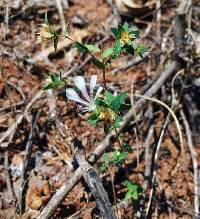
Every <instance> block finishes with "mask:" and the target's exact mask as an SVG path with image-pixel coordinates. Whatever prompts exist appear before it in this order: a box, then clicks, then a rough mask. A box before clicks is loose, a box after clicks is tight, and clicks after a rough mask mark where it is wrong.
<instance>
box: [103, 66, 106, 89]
mask: <svg viewBox="0 0 200 219" xmlns="http://www.w3.org/2000/svg"><path fill="white" fill-rule="evenodd" d="M103 83H104V89H105V90H106V89H107V88H106V69H105V68H104V69H103Z"/></svg>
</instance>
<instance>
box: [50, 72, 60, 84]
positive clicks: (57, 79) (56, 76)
mask: <svg viewBox="0 0 200 219" xmlns="http://www.w3.org/2000/svg"><path fill="white" fill-rule="evenodd" d="M51 80H52V82H53V83H59V82H60V77H59V76H58V75H57V74H52V75H51Z"/></svg>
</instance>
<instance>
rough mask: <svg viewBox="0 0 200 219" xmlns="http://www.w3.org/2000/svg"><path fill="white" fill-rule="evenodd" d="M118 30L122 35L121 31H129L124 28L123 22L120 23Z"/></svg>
mask: <svg viewBox="0 0 200 219" xmlns="http://www.w3.org/2000/svg"><path fill="white" fill-rule="evenodd" d="M118 32H119V34H120V36H121V33H123V32H127V31H126V30H125V29H124V27H123V26H122V25H121V24H119V26H118Z"/></svg>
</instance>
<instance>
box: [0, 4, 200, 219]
mask: <svg viewBox="0 0 200 219" xmlns="http://www.w3.org/2000/svg"><path fill="white" fill-rule="evenodd" d="M3 2H4V1H3ZM6 2H7V3H6ZM13 2H14V3H12V1H5V2H4V3H3V7H2V8H1V5H0V9H1V10H0V31H1V35H0V52H1V56H0V218H6V219H8V218H36V217H38V216H39V215H40V213H41V212H42V211H44V209H45V207H47V203H48V202H49V200H51V199H52V197H54V195H55V194H56V191H59V189H60V188H62V185H63V184H65V183H66V182H68V181H67V180H69V178H70V177H71V176H72V174H73V173H71V172H72V170H71V167H70V165H69V163H70V162H71V160H73V159H74V157H73V152H72V150H71V148H70V147H69V145H68V144H67V142H68V139H67V138H66V136H65V135H62V131H60V130H58V128H57V125H56V123H55V120H54V118H53V116H52V113H53V112H52V111H51V101H55V105H56V117H57V118H59V120H60V121H62V124H64V126H65V127H68V128H70V130H71V132H73V133H74V135H75V136H76V137H78V138H79V139H80V140H81V141H82V144H83V145H84V147H85V154H86V157H88V156H89V155H90V154H91V153H92V151H94V149H95V148H96V147H97V146H98V145H99V144H100V142H101V141H103V140H104V139H105V134H104V131H103V128H102V127H101V126H90V125H89V124H88V123H87V121H86V118H87V117H88V113H80V112H78V111H77V107H76V104H74V103H73V102H71V101H69V100H67V98H66V96H65V91H64V89H61V90H60V91H59V92H55V93H54V94H53V95H52V96H50V93H49V92H46V91H44V90H43V86H44V78H45V77H46V75H49V74H50V73H52V72H53V73H58V72H59V71H61V72H62V75H63V77H64V78H67V81H69V83H72V81H73V77H74V76H75V75H84V77H85V78H86V81H89V79H90V77H91V75H93V74H97V76H98V84H103V76H102V72H101V71H100V70H98V69H97V68H96V67H94V65H92V63H91V61H90V60H89V58H88V56H87V55H84V54H83V55H81V56H80V55H79V54H78V53H77V49H76V48H74V47H73V46H72V43H71V42H70V41H69V40H67V39H63V40H61V41H60V42H59V44H58V50H57V51H56V52H54V49H53V45H52V44H48V45H46V46H45V47H42V46H41V45H40V44H39V43H38V41H37V33H38V32H39V31H40V27H41V22H42V19H44V15H45V13H46V12H48V18H49V22H50V23H51V24H54V25H55V27H56V29H57V30H58V31H60V32H62V29H61V25H60V14H59V12H58V7H57V4H56V2H57V1H55V2H54V1H52V2H51V1H13ZM17 2H18V3H19V5H17ZM58 2H61V3H62V11H63V14H64V18H65V20H66V22H69V34H70V36H72V38H73V39H76V40H77V41H80V42H90V43H94V44H95V43H99V44H100V45H101V44H102V45H103V46H104V47H106V46H109V45H110V44H112V43H113V37H112V34H111V31H110V28H111V27H113V26H116V25H117V23H119V22H120V23H124V22H125V21H127V22H128V23H129V24H130V25H133V24H135V25H136V26H137V27H138V28H139V29H140V31H141V42H142V43H143V44H144V45H146V46H148V47H150V48H151V51H150V53H149V54H147V56H145V57H144V58H143V60H140V59H138V58H137V57H136V56H134V57H133V56H126V57H124V56H120V58H119V59H118V60H116V61H114V62H113V64H112V67H109V68H108V69H107V73H106V82H107V86H108V88H109V89H110V90H111V91H112V92H116V93H120V92H122V91H127V93H128V95H129V97H132V94H133V92H136V93H142V94H144V93H145V91H147V90H148V89H149V88H151V87H152V86H153V84H154V83H155V81H156V79H157V78H159V77H160V75H161V74H165V73H166V72H165V71H166V70H167V69H169V68H170V65H171V64H172V63H173V62H174V61H176V60H177V56H179V57H178V60H179V59H181V61H180V63H181V64H180V67H179V68H177V69H174V72H173V74H171V75H170V77H169V78H168V79H167V80H165V81H164V82H163V84H162V85H161V86H160V87H161V88H160V89H158V91H157V92H156V94H154V95H153V97H154V98H156V99H158V100H161V101H163V102H164V103H165V104H167V105H168V106H169V107H170V106H171V101H172V99H173V96H172V94H173V91H174V92H175V97H176V99H175V101H176V106H175V107H174V108H173V111H174V112H175V113H176V116H177V118H178V122H179V124H180V128H181V133H182V136H183V146H184V148H183V149H184V150H183V151H182V148H181V145H180V139H179V133H178V130H177V126H176V123H175V122H174V119H173V117H172V116H168V111H167V110H166V108H165V107H163V106H161V105H160V104H158V103H157V102H153V101H151V100H150V101H147V102H146V104H145V105H143V106H142V108H141V109H140V110H139V112H136V114H137V115H136V117H135V118H132V120H131V121H129V123H128V124H127V126H126V127H125V128H124V129H123V131H122V132H121V134H120V137H121V139H122V140H123V142H125V143H127V144H129V145H131V147H132V150H131V152H129V153H128V156H127V157H126V160H125V162H124V163H123V164H122V165H121V166H113V167H111V168H110V170H109V172H108V173H101V172H100V170H99V168H100V166H101V164H102V162H103V161H102V157H101V158H100V159H99V160H98V161H97V162H96V163H95V165H94V169H95V171H96V172H97V173H98V174H99V176H100V178H101V180H102V182H103V186H104V188H105V190H106V191H107V193H108V196H109V200H110V202H111V204H112V205H113V206H114V205H115V207H116V202H117V203H125V202H124V196H125V193H126V191H127V190H126V188H125V186H124V184H123V182H124V181H125V180H129V181H130V182H133V183H136V184H138V185H141V187H145V186H146V188H145V189H144V190H143V192H142V193H140V194H139V197H138V200H133V201H132V202H127V203H126V204H124V205H123V206H122V205H120V204H119V206H118V208H117V210H116V208H115V207H114V211H115V213H116V211H118V212H117V213H118V217H119V218H122V219H123V218H145V217H146V218H163V219H164V218H193V216H196V217H195V218H200V209H199V207H198V206H196V205H197V204H198V203H199V199H200V184H199V183H200V169H199V164H200V147H199V146H200V140H199V136H198V135H199V133H200V105H199V103H200V95H199V94H200V82H199V80H200V58H199V54H200V47H199V45H200V43H199V42H200V25H199V23H198V22H199V18H200V4H199V2H198V1H192V3H191V5H189V8H184V10H183V9H182V8H181V3H179V1H178V0H177V1H170V0H166V1H163V2H161V1H160V0H155V1H152V2H154V4H152V6H151V7H150V8H149V7H145V6H144V5H143V6H142V7H141V8H142V9H141V10H138V9H137V8H134V7H129V10H128V11H127V12H126V15H128V16H124V15H123V16H121V15H120V12H121V10H123V9H121V8H118V10H116V6H115V4H114V1H106V0H91V1H83V0H74V1H62V0H61V1H58ZM109 2H111V3H110V4H109ZM118 2H120V1H118ZM121 2H123V1H121ZM127 2H128V1H127ZM136 2H137V1H136ZM138 2H140V3H141V2H142V1H138ZM144 2H146V1H144ZM147 2H148V1H147ZM149 2H150V1H149ZM180 2H182V3H183V2H185V1H180ZM188 2H189V1H188ZM15 3H16V5H15ZM0 4H1V3H0ZM188 4H189V3H188ZM121 13H122V12H121ZM114 14H115V15H114ZM177 14H178V15H180V14H181V15H184V16H185V17H184V18H183V19H186V23H187V26H186V27H185V28H186V30H183V31H186V33H187V34H186V36H183V35H182V36H179V37H178V38H183V39H184V38H185V37H186V39H184V41H182V42H184V45H179V41H178V43H177V39H176V37H177V34H176V31H177V32H178V29H176V25H177V24H176V20H175V18H177ZM6 17H7V18H8V22H6ZM180 23H181V22H180ZM178 25H181V24H178ZM180 29H181V28H180ZM179 34H180V32H179ZM178 40H180V39H178ZM179 47H180V48H179ZM177 48H178V49H180V50H178V49H177ZM181 49H183V51H182V50H181ZM177 50H178V51H177ZM180 71H182V74H179V73H180ZM177 73H178V74H177ZM173 79H174V84H173V86H174V87H172V81H173ZM137 101H138V99H135V100H134V103H133V105H134V104H135V102H137ZM54 113H55V112H54ZM54 116H55V115H54ZM168 117H169V119H168ZM165 123H166V124H165ZM164 124H165V126H166V127H164ZM162 132H163V134H164V135H163V136H162ZM159 139H160V140H161V142H159ZM117 145H118V142H117V140H114V142H113V147H116V146H117ZM28 146H30V147H31V152H29V153H31V162H30V164H29V165H28V169H27V171H26V172H27V173H26V174H25V175H26V176H24V175H23V174H22V169H23V163H24V160H25V158H26V155H27V147H28ZM111 151H112V145H110V146H109V147H107V149H106V151H105V152H108V153H109V152H111ZM197 179H198V181H196V180H197ZM24 180H25V181H28V188H26V189H24V188H23V187H24V183H26V182H24ZM112 183H113V184H114V190H115V194H114V193H113V189H112ZM26 184H27V183H26ZM21 188H23V189H24V190H25V194H24V196H25V199H26V200H25V203H24V206H22V207H24V208H25V212H23V214H22V215H21V216H20V213H19V208H20V191H21ZM139 209H140V210H141V209H142V210H141V211H142V212H143V213H144V215H145V214H147V216H144V215H143V216H139V215H138V211H139ZM43 218H44V219H45V218H83V219H90V218H101V217H100V213H99V210H98V208H97V206H96V202H95V199H94V198H93V196H92V195H91V192H90V190H89V188H88V186H87V184H86V183H85V181H84V178H81V179H80V180H79V181H78V182H77V183H76V184H74V185H73V186H72V189H71V190H70V191H69V192H67V194H66V196H65V198H64V199H63V200H61V201H60V202H59V203H57V204H56V207H55V209H54V210H52V212H51V216H46V217H43Z"/></svg>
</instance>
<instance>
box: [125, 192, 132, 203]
mask: <svg viewBox="0 0 200 219" xmlns="http://www.w3.org/2000/svg"><path fill="white" fill-rule="evenodd" d="M131 198H132V194H131V193H130V192H127V193H126V194H125V198H124V199H125V201H128V200H129V199H131Z"/></svg>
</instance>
